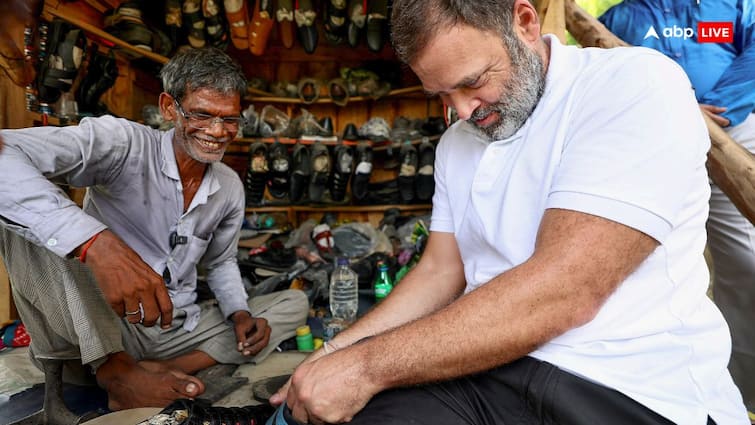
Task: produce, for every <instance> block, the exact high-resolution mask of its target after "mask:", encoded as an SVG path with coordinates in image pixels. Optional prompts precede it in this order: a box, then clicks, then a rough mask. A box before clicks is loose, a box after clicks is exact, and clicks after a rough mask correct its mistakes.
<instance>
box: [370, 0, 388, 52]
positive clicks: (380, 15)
mask: <svg viewBox="0 0 755 425" xmlns="http://www.w3.org/2000/svg"><path fill="white" fill-rule="evenodd" d="M387 32H388V0H372V1H371V2H370V5H369V10H368V13H367V47H369V49H370V50H371V51H373V52H379V51H381V50H382V49H383V45H385V39H386V38H387V37H386V33H387Z"/></svg>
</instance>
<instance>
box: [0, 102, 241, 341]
mask: <svg viewBox="0 0 755 425" xmlns="http://www.w3.org/2000/svg"><path fill="white" fill-rule="evenodd" d="M0 134H2V137H3V139H4V141H5V145H6V146H5V148H4V149H3V151H2V152H1V153H0V216H2V217H1V218H2V219H3V221H4V225H6V226H7V227H8V228H9V229H11V230H13V231H15V232H16V233H18V234H20V235H21V236H23V237H24V238H26V239H27V240H29V241H31V242H33V243H35V244H37V245H40V246H46V247H47V248H48V249H49V250H51V251H52V252H54V253H56V254H57V255H60V256H66V255H68V254H69V253H70V252H71V251H73V250H74V249H75V248H76V247H77V246H79V245H81V244H82V243H84V242H85V241H86V240H88V239H89V238H90V237H92V236H93V235H94V234H96V233H98V232H100V231H102V230H103V229H106V228H108V229H110V230H111V231H112V232H113V233H115V234H116V235H118V237H120V238H121V239H122V240H123V241H124V242H125V243H126V244H127V245H128V246H130V247H131V248H132V249H133V250H134V251H136V253H138V254H139V255H140V256H141V258H142V260H144V262H145V263H147V264H148V265H149V266H150V267H152V269H153V270H154V271H155V272H156V273H157V274H159V275H163V276H166V275H167V274H166V273H165V270H166V268H167V270H168V271H169V272H170V281H169V282H167V287H168V291H169V293H170V296H171V299H172V300H173V304H174V308H175V309H183V310H186V312H187V316H188V317H187V320H186V324H185V325H184V327H185V328H187V330H191V329H193V328H194V327H195V326H196V323H197V321H198V320H199V308H198V306H197V305H196V304H195V301H196V298H197V294H196V287H197V265H200V266H202V268H203V269H205V270H206V272H207V281H208V283H209V286H210V289H211V290H212V291H213V293H214V294H215V297H216V298H217V300H218V303H219V306H220V309H221V312H222V313H223V315H224V317H228V316H229V315H230V314H232V313H234V312H236V311H239V310H244V311H249V307H248V305H247V302H246V300H247V294H246V291H245V290H244V285H243V283H242V281H241V274H240V272H239V268H238V264H237V262H236V254H237V243H238V238H239V229H240V228H241V223H242V221H243V219H244V191H243V186H242V184H241V180H240V179H239V177H238V175H237V174H236V173H235V172H234V171H233V170H232V169H230V168H229V167H228V166H226V165H225V164H222V163H219V162H218V163H213V164H211V165H210V166H209V167H208V168H207V171H206V173H205V175H204V178H203V179H202V183H201V185H200V186H199V189H198V190H197V193H196V195H194V199H193V200H192V202H191V205H190V206H189V208H188V211H186V212H185V213H184V212H183V193H182V190H183V188H182V185H181V179H180V176H179V173H178V166H177V164H176V159H175V155H174V152H173V144H172V138H173V130H170V131H168V132H162V131H159V130H155V129H152V128H150V127H147V126H144V125H141V124H138V123H135V122H131V121H127V120H124V119H118V118H114V117H111V116H104V117H100V118H85V119H83V120H82V121H81V123H80V124H79V125H78V126H69V127H36V128H28V129H22V130H3V131H2V132H1V133H0ZM51 181H53V182H58V183H67V184H70V185H71V186H76V187H87V188H88V189H87V195H86V198H85V200H84V207H83V210H82V209H80V208H79V207H78V206H77V205H76V204H75V203H74V202H73V201H71V200H70V199H69V198H68V196H67V195H66V194H65V193H64V192H63V191H62V190H61V189H60V188H59V187H58V186H57V185H55V184H53V183H52V182H51ZM174 231H175V232H176V235H177V236H184V237H185V242H186V243H181V244H177V245H175V247H173V248H171V246H170V234H171V233H172V232H174Z"/></svg>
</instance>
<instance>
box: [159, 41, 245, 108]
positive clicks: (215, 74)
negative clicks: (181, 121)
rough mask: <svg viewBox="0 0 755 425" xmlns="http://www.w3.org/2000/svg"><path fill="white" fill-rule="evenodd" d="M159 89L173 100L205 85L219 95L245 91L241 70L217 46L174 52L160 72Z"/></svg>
mask: <svg viewBox="0 0 755 425" xmlns="http://www.w3.org/2000/svg"><path fill="white" fill-rule="evenodd" d="M160 78H162V81H163V90H165V92H166V93H168V94H169V95H171V96H172V97H173V98H174V99H176V100H181V99H183V97H184V95H185V94H186V93H187V92H191V91H194V90H197V89H201V88H208V89H212V90H215V91H217V92H219V93H223V94H237V93H238V94H239V95H242V94H244V93H246V77H245V76H244V72H243V71H242V69H241V66H239V64H238V63H236V62H235V61H234V60H233V59H231V57H230V56H228V55H227V54H225V52H223V51H222V50H220V49H217V48H214V47H206V48H203V49H186V50H184V51H181V52H178V53H176V54H175V55H174V56H173V57H172V58H171V59H170V60H169V61H168V63H166V64H165V66H163V69H162V70H161V71H160Z"/></svg>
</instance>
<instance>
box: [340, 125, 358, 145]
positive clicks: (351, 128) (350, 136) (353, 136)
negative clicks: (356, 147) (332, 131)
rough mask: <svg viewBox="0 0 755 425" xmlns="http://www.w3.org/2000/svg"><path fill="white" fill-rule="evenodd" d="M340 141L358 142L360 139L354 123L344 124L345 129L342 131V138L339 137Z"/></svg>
mask: <svg viewBox="0 0 755 425" xmlns="http://www.w3.org/2000/svg"><path fill="white" fill-rule="evenodd" d="M341 139H343V140H348V141H350V142H356V141H357V140H359V139H360V137H359V131H358V130H357V126H355V125H354V123H348V124H346V127H345V128H344V129H343V136H341Z"/></svg>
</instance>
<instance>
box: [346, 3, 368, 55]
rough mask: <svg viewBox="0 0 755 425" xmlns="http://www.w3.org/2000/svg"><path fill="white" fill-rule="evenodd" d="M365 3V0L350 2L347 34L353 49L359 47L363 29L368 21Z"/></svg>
mask: <svg viewBox="0 0 755 425" xmlns="http://www.w3.org/2000/svg"><path fill="white" fill-rule="evenodd" d="M365 3H366V2H364V0H350V1H349V8H348V10H349V24H348V28H347V31H346V32H347V38H348V40H349V45H350V46H351V47H357V45H359V39H360V36H361V34H362V29H363V28H364V26H365V23H366V21H367V10H365V8H364V4H365Z"/></svg>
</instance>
